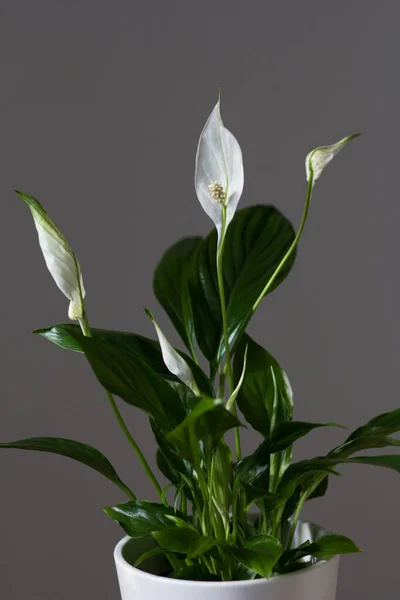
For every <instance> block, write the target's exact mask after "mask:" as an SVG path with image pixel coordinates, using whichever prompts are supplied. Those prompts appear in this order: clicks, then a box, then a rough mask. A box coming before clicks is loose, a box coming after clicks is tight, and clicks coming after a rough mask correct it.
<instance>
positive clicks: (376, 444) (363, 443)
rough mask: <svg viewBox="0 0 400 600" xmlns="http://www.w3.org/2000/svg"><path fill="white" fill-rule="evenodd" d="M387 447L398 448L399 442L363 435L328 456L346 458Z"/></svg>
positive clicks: (382, 437) (393, 439) (383, 437)
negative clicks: (362, 451) (363, 451)
mask: <svg viewBox="0 0 400 600" xmlns="http://www.w3.org/2000/svg"><path fill="white" fill-rule="evenodd" d="M388 446H400V440H396V439H395V438H390V437H385V436H380V435H371V436H368V435H363V436H361V437H359V438H354V439H352V440H350V441H349V442H345V443H344V444H342V445H340V446H338V447H337V448H335V449H334V450H332V452H330V453H329V455H328V456H331V457H340V458H347V457H348V456H351V455H352V454H355V453H356V452H360V451H361V450H371V449H372V448H386V447H388Z"/></svg>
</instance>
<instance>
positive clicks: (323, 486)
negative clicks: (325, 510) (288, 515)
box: [307, 475, 329, 500]
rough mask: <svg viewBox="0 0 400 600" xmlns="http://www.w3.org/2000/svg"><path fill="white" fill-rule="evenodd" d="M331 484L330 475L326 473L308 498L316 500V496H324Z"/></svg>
mask: <svg viewBox="0 0 400 600" xmlns="http://www.w3.org/2000/svg"><path fill="white" fill-rule="evenodd" d="M328 486H329V475H326V477H324V478H323V479H322V481H320V482H319V483H318V485H317V487H316V488H315V489H314V491H313V492H312V493H311V494H310V495H309V496H308V498H307V500H314V499H315V498H323V497H324V496H325V494H326V492H327V491H328Z"/></svg>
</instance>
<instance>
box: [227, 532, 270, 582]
mask: <svg viewBox="0 0 400 600" xmlns="http://www.w3.org/2000/svg"><path fill="white" fill-rule="evenodd" d="M232 550H233V552H234V554H235V556H236V558H237V559H238V560H239V561H240V562H241V563H242V564H243V565H244V566H245V567H247V568H248V569H250V570H251V571H255V572H256V573H258V575H261V576H262V577H266V578H268V577H269V576H270V575H271V573H272V569H273V568H274V565H275V564H276V562H277V561H278V559H279V557H280V556H281V554H282V546H281V544H280V542H279V541H278V540H277V539H276V538H274V537H272V536H269V535H256V536H254V537H251V538H248V539H247V540H246V542H245V545H244V547H243V548H232Z"/></svg>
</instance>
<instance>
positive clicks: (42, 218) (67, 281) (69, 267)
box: [16, 191, 86, 320]
mask: <svg viewBox="0 0 400 600" xmlns="http://www.w3.org/2000/svg"><path fill="white" fill-rule="evenodd" d="M16 193H17V194H18V196H19V197H20V198H21V199H22V200H23V201H24V202H25V203H26V204H27V205H28V206H29V208H30V210H31V213H32V216H33V220H34V223H35V226H36V230H37V233H38V237H39V245H40V248H41V250H42V252H43V256H44V260H45V262H46V266H47V268H48V270H49V271H50V273H51V275H52V277H53V279H54V281H55V283H56V285H57V287H58V288H59V289H60V290H61V291H62V293H63V294H64V295H65V296H66V297H67V298H68V300H69V301H70V304H69V308H68V316H69V318H70V319H72V320H79V319H81V318H82V316H83V314H84V304H83V299H84V297H85V293H86V292H85V289H84V287H83V280H82V272H81V268H80V265H79V262H78V259H77V258H76V256H75V254H74V253H73V252H72V250H71V248H70V246H69V244H68V242H67V240H66V239H65V237H64V236H63V234H62V233H61V231H60V230H59V229H58V227H57V226H56V225H55V224H54V223H53V221H52V220H51V219H50V217H49V215H48V214H47V213H46V211H45V210H44V208H43V207H42V205H41V204H40V202H39V201H38V200H36V199H35V198H33V197H32V196H28V195H27V194H24V193H23V192H19V191H16Z"/></svg>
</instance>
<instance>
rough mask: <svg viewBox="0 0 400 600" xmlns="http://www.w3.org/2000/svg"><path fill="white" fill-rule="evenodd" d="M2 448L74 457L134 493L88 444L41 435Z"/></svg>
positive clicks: (1, 445) (110, 465)
mask: <svg viewBox="0 0 400 600" xmlns="http://www.w3.org/2000/svg"><path fill="white" fill-rule="evenodd" d="M0 448H17V449H20V450H37V451H39V452H50V453H52V454H59V455H61V456H66V457H67V458H72V459H73V460H77V461H78V462H80V463H82V464H84V465H87V466H88V467H91V468H92V469H94V470H95V471H97V472H98V473H101V475H104V477H107V479H109V480H110V481H112V482H113V483H115V484H116V485H117V486H118V487H119V488H121V489H123V490H124V491H125V492H126V493H128V495H132V493H131V492H130V491H129V488H128V487H127V486H126V485H125V484H124V483H123V482H122V481H121V479H120V478H119V477H118V475H117V473H116V471H115V469H114V467H113V466H112V464H111V463H110V462H109V460H108V459H107V458H106V457H105V456H104V454H102V453H101V452H99V451H98V450H96V449H95V448H92V446H88V445H87V444H82V443H81V442H76V441H74V440H68V439H64V438H51V437H41V438H28V439H25V440H17V441H15V442H7V443H3V444H0Z"/></svg>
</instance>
